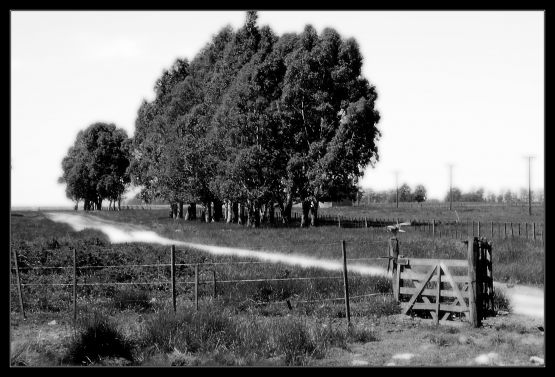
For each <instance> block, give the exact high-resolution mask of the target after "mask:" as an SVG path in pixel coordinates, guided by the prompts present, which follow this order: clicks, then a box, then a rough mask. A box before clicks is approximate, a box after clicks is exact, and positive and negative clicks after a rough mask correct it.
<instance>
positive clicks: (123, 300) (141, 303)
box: [112, 289, 152, 312]
mask: <svg viewBox="0 0 555 377" xmlns="http://www.w3.org/2000/svg"><path fill="white" fill-rule="evenodd" d="M112 303H113V305H114V307H115V308H117V309H119V310H125V309H132V310H135V311H140V312H142V311H147V310H150V309H151V308H152V302H151V301H150V297H149V295H148V293H147V292H146V291H144V290H138V289H122V290H118V291H116V292H115V293H114V296H113V297H112Z"/></svg>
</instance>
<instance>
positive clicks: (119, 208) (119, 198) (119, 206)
mask: <svg viewBox="0 0 555 377" xmlns="http://www.w3.org/2000/svg"><path fill="white" fill-rule="evenodd" d="M118 211H121V195H120V196H119V197H118Z"/></svg>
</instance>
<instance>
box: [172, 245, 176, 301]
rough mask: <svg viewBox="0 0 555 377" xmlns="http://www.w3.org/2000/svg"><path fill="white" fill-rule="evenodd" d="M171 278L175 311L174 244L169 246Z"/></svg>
mask: <svg viewBox="0 0 555 377" xmlns="http://www.w3.org/2000/svg"><path fill="white" fill-rule="evenodd" d="M171 280H172V306H173V311H174V312H175V311H176V309H177V308H176V304H175V296H176V292H175V246H174V245H172V247H171Z"/></svg>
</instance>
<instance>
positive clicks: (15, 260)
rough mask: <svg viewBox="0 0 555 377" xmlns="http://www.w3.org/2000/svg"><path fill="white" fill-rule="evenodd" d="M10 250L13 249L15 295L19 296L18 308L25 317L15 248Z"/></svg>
mask: <svg viewBox="0 0 555 377" xmlns="http://www.w3.org/2000/svg"><path fill="white" fill-rule="evenodd" d="M12 250H13V255H14V262H15V278H16V280H17V295H18V297H19V309H20V310H21V315H23V319H26V317H25V310H24V309H23V294H22V293H21V280H20V279H19V265H18V263H17V250H16V249H12Z"/></svg>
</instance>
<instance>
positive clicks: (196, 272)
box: [195, 263, 198, 310]
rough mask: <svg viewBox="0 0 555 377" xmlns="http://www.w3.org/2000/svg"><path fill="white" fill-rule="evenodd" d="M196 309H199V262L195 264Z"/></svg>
mask: <svg viewBox="0 0 555 377" xmlns="http://www.w3.org/2000/svg"><path fill="white" fill-rule="evenodd" d="M195 310H198V263H197V264H195Z"/></svg>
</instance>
